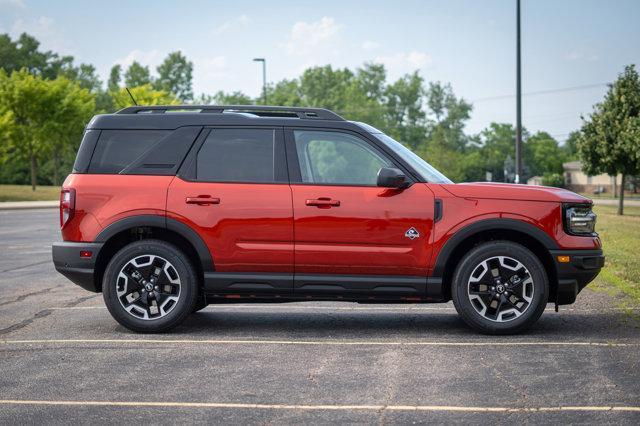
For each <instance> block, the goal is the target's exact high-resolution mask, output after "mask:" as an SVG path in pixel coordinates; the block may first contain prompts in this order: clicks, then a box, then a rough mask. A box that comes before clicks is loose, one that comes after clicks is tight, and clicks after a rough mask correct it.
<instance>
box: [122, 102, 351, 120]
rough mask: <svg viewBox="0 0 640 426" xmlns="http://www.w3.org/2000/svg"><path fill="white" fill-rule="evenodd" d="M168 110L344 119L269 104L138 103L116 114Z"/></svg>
mask: <svg viewBox="0 0 640 426" xmlns="http://www.w3.org/2000/svg"><path fill="white" fill-rule="evenodd" d="M170 111H176V112H177V111H194V112H200V113H214V114H222V113H224V112H239V113H248V114H254V115H257V116H260V117H298V118H306V119H316V120H335V121H345V120H344V118H342V117H340V116H339V115H338V114H336V113H335V112H333V111H329V110H328V109H324V108H300V107H284V106H269V105H149V106H144V105H138V106H132V107H128V108H124V109H121V110H120V111H118V112H116V114H164V113H166V112H170Z"/></svg>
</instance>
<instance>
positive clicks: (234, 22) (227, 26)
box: [213, 15, 251, 34]
mask: <svg viewBox="0 0 640 426" xmlns="http://www.w3.org/2000/svg"><path fill="white" fill-rule="evenodd" d="M250 23H251V18H249V17H248V16H247V15H240V16H238V17H236V18H233V19H231V20H229V21H226V22H224V23H222V24H221V25H219V26H218V27H217V28H215V29H214V30H213V33H214V34H223V33H227V32H230V31H233V30H237V29H242V28H244V27H246V26H247V25H249V24H250Z"/></svg>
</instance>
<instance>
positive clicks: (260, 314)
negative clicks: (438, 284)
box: [123, 306, 640, 341]
mask: <svg viewBox="0 0 640 426" xmlns="http://www.w3.org/2000/svg"><path fill="white" fill-rule="evenodd" d="M123 330H124V329H123ZM172 334H184V335H190V336H194V335H197V336H207V337H214V336H215V337H219V336H221V335H222V336H225V337H235V336H238V335H241V336H247V335H251V336H252V337H253V338H273V337H274V336H283V335H285V336H287V337H289V338H301V337H304V338H309V337H316V338H328V337H330V338H333V339H353V338H357V339H381V338H384V339H388V338H391V337H393V338H403V339H406V338H426V337H432V338H444V337H452V336H465V337H473V336H481V335H480V334H478V333H476V332H475V331H474V330H472V329H470V328H469V327H468V326H467V325H466V324H465V323H464V322H463V321H462V319H461V318H460V317H459V316H458V315H457V314H456V313H455V312H444V313H432V312H421V313H415V312H364V313H363V312H357V313H356V312H350V311H348V310H341V311H331V310H329V311H323V312H317V311H305V312H299V311H295V312H291V311H290V312H287V311H286V310H285V309H283V310H281V311H280V310H279V311H278V312H264V311H259V310H257V311H255V312H248V311H247V310H242V311H241V312H239V311H233V310H232V309H224V310H220V311H216V307H215V306H210V307H209V308H207V309H206V310H204V311H201V312H198V313H196V314H193V315H192V316H191V317H189V318H188V319H187V321H185V323H184V324H183V325H182V326H180V327H179V328H177V329H176V330H175V332H174V333H172ZM520 336H528V337H531V336H536V337H544V338H546V339H554V338H555V339H557V340H588V341H596V340H597V341H601V340H607V339H620V338H625V339H629V338H640V328H639V324H638V321H637V320H635V319H633V318H631V317H629V316H628V315H627V314H625V313H622V312H614V311H612V312H603V313H598V312H588V313H571V312H561V313H555V312H549V311H547V312H545V313H544V314H543V315H542V317H541V318H540V319H539V320H538V322H537V323H536V324H535V325H534V326H533V327H532V328H531V329H529V330H528V331H526V332H524V333H521V334H520Z"/></svg>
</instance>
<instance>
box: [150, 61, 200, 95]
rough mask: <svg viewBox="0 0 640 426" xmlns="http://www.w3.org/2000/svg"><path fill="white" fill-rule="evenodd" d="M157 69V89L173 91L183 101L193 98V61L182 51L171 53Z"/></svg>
mask: <svg viewBox="0 0 640 426" xmlns="http://www.w3.org/2000/svg"><path fill="white" fill-rule="evenodd" d="M156 69H157V71H158V78H157V79H156V81H155V87H156V89H158V90H164V91H165V92H169V93H173V94H174V95H176V97H177V98H178V99H180V100H181V101H183V102H185V101H189V100H191V99H193V90H192V88H191V84H192V79H193V77H192V74H193V62H191V61H189V60H187V58H186V57H185V56H184V55H183V54H182V53H181V52H180V51H177V52H172V53H170V54H169V55H168V56H167V57H166V58H165V60H164V62H162V63H161V64H160V65H159V66H158V68H156Z"/></svg>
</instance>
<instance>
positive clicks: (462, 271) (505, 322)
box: [451, 241, 549, 334]
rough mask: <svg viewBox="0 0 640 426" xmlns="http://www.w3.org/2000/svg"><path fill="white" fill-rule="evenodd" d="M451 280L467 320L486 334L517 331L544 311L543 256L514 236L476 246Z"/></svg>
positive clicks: (458, 306) (546, 289)
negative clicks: (539, 256)
mask: <svg viewBox="0 0 640 426" xmlns="http://www.w3.org/2000/svg"><path fill="white" fill-rule="evenodd" d="M451 285H452V288H451V296H452V299H453V304H454V305H455V307H456V310H457V311H458V313H459V314H460V316H461V317H462V319H463V320H464V321H465V322H466V323H467V324H468V325H470V326H471V327H473V328H475V329H476V330H478V331H480V332H482V333H486V334H514V333H518V332H520V331H523V330H525V329H526V328H528V327H530V326H531V325H532V324H533V323H535V322H536V321H537V320H538V318H540V315H542V312H543V311H544V309H545V307H546V305H547V298H548V294H549V281H548V278H547V274H546V272H545V269H544V266H543V265H542V263H541V262H540V260H539V259H538V258H537V257H536V255H534V254H533V253H532V252H531V251H529V250H528V249H526V248H525V247H523V246H521V245H520V244H516V243H513V242H510V241H492V242H488V243H484V244H482V245H480V246H477V247H476V248H474V249H473V250H471V251H470V252H469V253H467V254H466V255H465V256H464V257H463V258H462V259H461V260H460V263H459V264H458V267H457V268H456V270H455V273H454V275H453V280H452V284H451Z"/></svg>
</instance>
